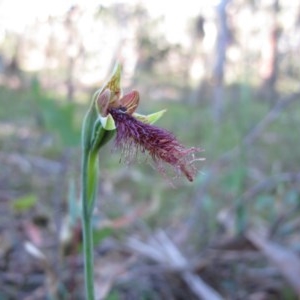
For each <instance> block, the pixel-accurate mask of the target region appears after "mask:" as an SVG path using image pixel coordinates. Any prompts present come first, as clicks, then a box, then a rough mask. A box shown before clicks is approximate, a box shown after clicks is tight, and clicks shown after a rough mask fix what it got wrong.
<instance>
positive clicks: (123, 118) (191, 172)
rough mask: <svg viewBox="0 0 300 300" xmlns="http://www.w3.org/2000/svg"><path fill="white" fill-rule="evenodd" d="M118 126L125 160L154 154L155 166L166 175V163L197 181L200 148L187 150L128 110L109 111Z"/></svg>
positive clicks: (118, 137)
mask: <svg viewBox="0 0 300 300" xmlns="http://www.w3.org/2000/svg"><path fill="white" fill-rule="evenodd" d="M108 112H109V113H110V114H111V115H112V117H113V119H114V121H115V124H116V132H117V135H116V141H115V144H116V147H117V148H120V149H121V150H122V154H123V155H124V159H125V160H129V161H130V160H132V159H134V158H135V156H136V155H137V153H138V152H141V153H145V154H148V155H150V157H151V158H152V159H153V161H154V164H155V166H156V167H157V169H158V170H159V171H160V172H161V173H162V174H165V171H166V169H165V167H164V165H165V164H168V165H170V166H171V167H172V168H173V169H175V171H179V173H182V174H183V175H184V176H186V178H187V179H188V180H189V181H193V179H194V177H195V176H196V173H197V168H196V167H195V165H194V162H195V161H196V160H202V159H195V158H194V154H195V153H196V152H200V151H201V150H200V149H199V148H195V147H192V148H186V147H185V146H183V145H182V144H181V143H180V142H178V140H177V139H176V137H175V136H174V135H173V134H172V133H171V132H169V131H167V130H165V129H162V128H159V127H157V126H154V125H151V124H148V123H144V122H142V121H140V120H138V119H137V118H135V117H134V116H133V115H131V114H130V113H128V112H127V110H126V107H123V106H120V107H118V108H109V109H108Z"/></svg>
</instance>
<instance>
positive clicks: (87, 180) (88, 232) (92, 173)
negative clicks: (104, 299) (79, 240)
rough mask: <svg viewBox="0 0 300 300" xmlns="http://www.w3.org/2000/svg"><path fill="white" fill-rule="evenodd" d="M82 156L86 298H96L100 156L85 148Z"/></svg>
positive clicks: (90, 299) (92, 299) (89, 299)
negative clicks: (95, 218) (95, 240)
mask: <svg viewBox="0 0 300 300" xmlns="http://www.w3.org/2000/svg"><path fill="white" fill-rule="evenodd" d="M82 155H83V157H82V224H83V256H84V267H85V291H86V299H87V300H94V299H95V292H94V253H93V249H94V245H93V228H92V213H93V208H94V203H95V197H96V192H97V179H98V156H97V153H95V152H90V151H88V150H87V149H85V150H84V152H83V154H82Z"/></svg>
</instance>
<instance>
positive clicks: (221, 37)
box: [213, 0, 230, 122]
mask: <svg viewBox="0 0 300 300" xmlns="http://www.w3.org/2000/svg"><path fill="white" fill-rule="evenodd" d="M229 2H230V0H221V1H220V4H219V5H218V6H217V15H218V20H217V21H218V25H217V30H218V35H217V41H216V59H215V64H214V69H213V79H214V97H213V116H214V119H215V120H216V122H219V120H220V117H221V114H222V110H223V98H224V69H225V63H226V49H227V45H228V44H229V39H230V30H229V28H228V23H227V14H226V8H227V5H228V4H229Z"/></svg>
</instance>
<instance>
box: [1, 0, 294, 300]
mask: <svg viewBox="0 0 300 300" xmlns="http://www.w3.org/2000/svg"><path fill="white" fill-rule="evenodd" d="M194 2H195V1H194ZM271 2H272V1H244V0H243V1H231V2H229V3H228V4H227V9H226V10H225V11H226V14H227V23H228V24H227V25H228V29H229V31H230V35H229V37H228V38H229V39H228V44H227V45H226V47H225V52H226V53H225V54H226V55H225V56H224V67H225V68H224V70H225V71H224V74H223V75H224V76H223V80H222V81H221V82H217V79H218V78H217V77H216V76H214V66H215V63H216V57H217V52H218V50H219V49H218V48H217V47H216V44H217V42H216V41H217V37H218V33H219V31H220V29H221V28H220V27H218V24H220V23H219V18H218V14H217V11H216V10H217V7H215V6H213V4H205V5H202V6H201V3H199V4H197V5H199V9H198V8H197V9H194V10H193V11H192V10H191V9H190V10H189V14H188V15H185V14H184V11H185V10H184V9H183V8H182V11H181V14H179V13H178V11H177V12H176V9H177V8H178V7H179V6H177V5H179V4H176V3H177V2H176V3H174V5H173V6H172V7H169V6H168V9H167V10H162V13H161V14H157V13H155V12H154V10H153V9H150V7H148V6H147V4H146V3H143V2H141V3H138V4H136V3H134V2H130V3H112V4H108V5H105V6H103V7H97V8H96V9H85V8H84V6H80V5H77V6H74V7H72V8H70V10H68V11H67V12H62V13H61V15H59V16H51V17H50V18H48V19H37V20H35V21H34V20H33V21H32V22H31V23H30V24H28V26H26V28H24V31H23V32H22V33H20V32H19V33H18V32H11V31H9V30H6V31H5V34H4V35H3V34H2V35H1V42H0V73H1V75H0V83H1V86H0V166H1V167H0V239H1V243H0V275H1V276H0V286H1V288H2V287H3V291H1V293H2V294H3V299H10V296H11V299H25V297H26V296H32V294H33V293H34V292H35V291H37V290H38V289H39V288H40V287H43V289H42V292H43V293H44V294H43V295H44V296H45V298H46V297H49V298H51V297H52V298H55V299H58V298H57V297H56V296H57V295H55V293H54V290H55V291H56V292H57V293H58V294H59V291H60V292H61V291H65V295H66V294H69V296H70V297H71V298H72V299H82V297H81V291H82V278H81V274H82V265H80V253H79V252H80V245H81V229H80V220H79V217H78V216H79V211H80V204H79V203H78V200H79V199H78V195H79V190H80V187H79V184H78V182H79V174H80V134H79V129H80V125H81V120H82V117H83V113H84V111H85V110H86V108H87V106H88V104H89V99H90V97H91V95H92V94H93V92H94V91H95V90H96V89H97V88H99V87H100V86H101V84H102V83H103V81H104V79H105V77H106V76H107V75H108V73H109V70H110V68H111V66H112V64H113V63H114V61H115V60H116V59H119V60H121V61H122V63H123V65H124V77H123V85H124V86H125V89H127V88H128V89H129V88H134V89H137V90H139V92H140V94H141V105H140V108H139V112H141V113H145V114H147V113H149V112H151V111H156V110H161V109H165V108H166V109H167V113H166V114H165V115H164V117H163V118H162V119H160V120H159V122H158V123H157V125H158V126H161V127H164V128H166V129H168V130H170V131H172V132H174V133H176V136H177V137H178V138H179V139H180V141H182V142H183V143H184V144H185V145H187V146H197V147H198V146H200V147H202V148H203V149H204V150H205V151H204V152H203V156H204V157H205V158H206V161H205V162H201V163H200V172H199V175H198V177H197V178H196V180H195V182H194V183H193V184H189V183H187V182H185V181H184V180H183V179H179V180H177V179H176V180H175V181H176V183H177V188H176V189H173V188H171V186H170V185H169V183H168V181H167V180H165V179H164V178H162V177H161V176H160V175H159V174H157V173H156V172H155V170H153V168H152V167H151V166H150V165H149V164H148V162H147V160H146V161H145V159H144V158H139V159H138V161H137V163H136V164H132V165H129V166H127V165H126V164H124V163H123V161H122V157H121V154H120V153H118V152H116V151H115V150H114V146H113V143H110V144H109V145H107V146H106V147H105V148H103V149H102V150H101V153H100V155H101V157H100V169H101V174H100V190H99V195H98V199H99V201H98V202H97V209H96V211H95V216H94V226H95V236H94V238H95V244H96V250H95V253H96V264H97V266H96V269H97V270H98V271H99V274H97V276H99V278H101V280H100V279H99V280H98V281H97V282H98V283H99V290H101V293H103V294H102V295H106V297H107V298H106V299H110V300H112V299H135V298H136V299H143V298H145V299H146V298H147V299H168V298H169V299H187V298H188V299H196V296H195V293H193V292H191V290H190V286H189V285H188V283H187V282H186V281H185V280H184V278H183V277H182V274H183V273H184V272H181V270H178V269H180V268H178V265H177V269H176V268H175V267H174V268H173V269H172V266H173V265H172V260H171V255H169V260H166V262H165V264H164V260H163V259H162V258H161V256H159V255H162V253H167V252H164V251H163V250H162V249H161V248H160V247H162V246H164V242H165V241H164V240H161V239H158V238H157V234H156V233H157V231H158V232H160V230H161V229H163V230H164V231H166V232H167V234H168V236H169V237H170V239H171V240H172V241H173V242H174V244H176V246H177V247H178V248H179V249H180V250H181V252H182V253H183V255H184V257H185V258H186V259H187V260H188V267H187V268H186V271H188V272H190V271H191V272H193V274H196V275H197V276H200V277H201V278H203V280H204V281H205V282H207V283H208V284H209V285H210V286H212V287H213V288H214V289H216V290H217V291H218V292H219V293H220V294H221V295H222V296H223V297H225V298H228V299H258V298H259V296H260V295H263V296H264V297H265V298H263V299H273V298H272V295H273V296H274V295H276V297H277V298H276V299H295V297H296V296H294V295H295V294H296V293H298V291H297V289H295V287H294V286H293V285H288V284H287V282H290V280H289V279H287V281H285V280H284V279H283V278H289V277H288V276H287V274H288V273H289V270H291V271H290V272H291V273H290V274H297V273H296V271H297V262H296V259H295V258H294V256H293V261H292V262H291V261H290V262H286V260H282V261H280V263H279V265H278V255H277V256H276V252H275V250H274V249H275V248H276V247H274V245H273V244H271V243H270V241H269V240H271V241H272V242H275V243H278V244H281V245H282V246H283V247H284V248H285V249H284V250H285V251H283V252H284V253H290V252H289V251H291V252H292V253H296V254H299V235H298V232H299V207H300V204H299V203H300V202H299V200H300V189H299V182H300V176H299V167H298V165H299V164H298V163H297V162H299V161H300V152H299V151H298V146H297V145H298V139H299V137H298V136H299V134H298V128H299V124H300V113H299V112H300V107H299V106H300V105H299V103H300V102H299V99H300V93H299V90H298V89H299V76H300V73H299V70H300V62H299V59H298V54H299V47H300V46H299V45H300V39H299V36H300V35H299V32H300V27H299V16H298V15H299V5H298V4H295V3H294V2H292V1H274V2H272V3H271ZM195 3H196V2H195ZM220 3H223V1H220ZM276 3H277V4H279V6H278V7H276ZM149 5H150V4H149ZM188 5H189V4H186V6H188ZM191 5H192V4H191ZM193 5H194V4H193ZM161 6H162V7H161V9H163V3H161ZM24 13H25V12H24ZM178 16H179V17H178ZM176 18H177V19H176ZM171 20H173V23H172V22H171ZM274 29H276V30H275V31H274ZM0 33H1V32H0ZM272 55H275V56H274V57H273V56H272ZM272 72H273V74H271V73H272ZM268 75H270V76H269V77H268ZM271 75H272V76H271ZM217 83H218V84H219V83H221V85H220V86H218V85H217ZM218 87H221V89H218ZM219 95H221V99H222V109H221V115H220V118H219V119H215V118H214V114H213V107H214V99H215V98H216V97H217V96H219ZM120 160H121V162H120ZM72 181H74V182H75V184H74V186H73V187H72V188H69V185H70V182H72ZM70 220H71V221H70ZM65 228H66V229H67V231H68V232H67V233H68V234H67V239H65V238H64V234H63V232H64V229H65ZM20 229H21V230H20ZM252 230H256V231H255V232H259V233H264V234H265V237H264V238H265V239H261V238H258V239H255V238H253V235H251V233H253V231H252ZM249 232H250V234H249ZM257 236H259V235H258V234H257ZM134 239H139V240H141V241H143V242H144V244H143V246H144V247H142V246H141V245H140V244H139V246H140V248H139V249H135V251H132V248H130V247H129V246H128V244H130V242H131V243H132V240H134ZM268 239H269V240H268ZM27 240H29V241H31V242H32V243H34V244H35V245H36V246H37V247H39V249H40V250H41V251H42V252H43V253H44V255H45V257H46V259H45V260H44V261H40V260H37V259H36V258H34V257H32V256H31V255H30V253H27V252H26V251H25V250H24V247H21V246H23V241H27ZM135 242H136V240H135ZM235 242H237V243H235ZM124 245H126V247H125V246H124ZM134 245H136V244H134ZM131 246H132V244H131ZM147 247H148V248H147ZM155 247H157V248H155ZM145 249H147V250H148V252H147V253H148V254H149V253H150V254H151V253H152V252H151V249H152V250H153V249H156V252H155V251H154V250H153V251H154V253H157V252H158V253H159V254H157V255H156V256H155V255H154V257H156V258H157V257H160V259H161V260H160V261H159V260H158V261H159V262H158V261H155V259H153V257H152V258H151V259H150V258H149V257H148V256H147V255H145V253H144V254H143V255H141V253H142V250H145ZM138 250H139V251H140V252H139V251H138ZM164 250H166V249H164ZM281 250H282V249H281ZM137 253H138V254H139V255H137ZM277 254H278V252H277ZM145 256H146V258H147V259H145V260H144V259H142V258H141V257H145ZM167 257H168V255H167ZM199 257H203V258H204V261H205V262H203V261H202V260H200V262H199V261H198V258H199ZM296 257H297V256H296ZM266 258H268V259H270V261H271V262H269V261H268V260H267V259H266ZM274 261H275V262H277V265H276V266H277V269H275V268H273V263H274ZM291 265H293V266H294V268H292V267H290V268H288V267H287V268H286V269H284V271H282V269H283V266H291ZM104 266H105V267H106V268H105V267H104ZM295 269H296V271H295ZM101 272H103V273H101ZM17 273H18V274H21V275H20V276H19V277H18V276H17V275H16V274H17ZM41 274H42V275H41ZM283 274H284V275H283ZM30 275H32V276H33V277H30ZM35 275H36V277H34V276H35ZM102 275H103V277H101V276H102ZM105 275H106V276H105ZM108 275H109V276H108ZM28 278H34V279H33V281H32V282H31V281H30V280H29V279H28ZM35 280H36V281H35ZM58 283H59V284H58ZM53 287H56V289H55V288H53ZM16 291H17V292H16ZM61 293H62V294H64V293H63V292H61ZM259 293H261V294H259ZM2 294H1V296H0V298H1V297H2ZM258 294H259V295H258ZM5 297H6V298H5ZM70 297H69V298H70ZM126 297H127V298H126ZM134 297H135V298H134ZM193 297H194V298H193ZM255 297H256V298H255ZM198 298H199V297H198ZM198 298H197V299H198ZM1 299H2V298H1ZM63 299H64V298H63ZM65 299H67V296H65Z"/></svg>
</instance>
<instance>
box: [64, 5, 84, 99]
mask: <svg viewBox="0 0 300 300" xmlns="http://www.w3.org/2000/svg"><path fill="white" fill-rule="evenodd" d="M80 13H81V12H80V10H79V7H78V6H76V5H75V6H72V7H71V8H70V10H69V11H68V13H67V15H66V20H65V28H66V31H67V34H68V40H67V45H66V46H67V48H66V50H67V51H66V54H67V79H66V85H67V99H68V100H69V101H70V102H72V101H73V100H74V95H75V87H76V84H75V80H76V76H75V75H76V74H75V72H76V66H77V64H78V60H79V59H80V57H81V55H82V52H83V50H82V49H83V46H82V40H81V36H80V33H79V31H78V25H77V23H78V21H79V18H80Z"/></svg>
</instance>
